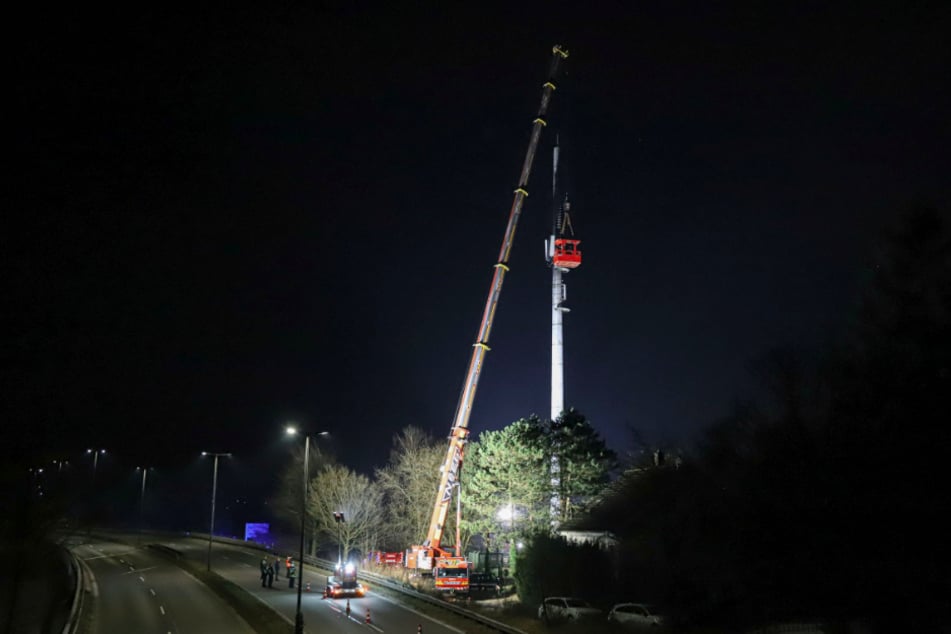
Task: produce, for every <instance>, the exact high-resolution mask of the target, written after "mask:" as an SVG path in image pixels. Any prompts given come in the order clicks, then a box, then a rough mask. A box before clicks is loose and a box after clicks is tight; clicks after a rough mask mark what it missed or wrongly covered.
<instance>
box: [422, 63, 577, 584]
mask: <svg viewBox="0 0 951 634" xmlns="http://www.w3.org/2000/svg"><path fill="white" fill-rule="evenodd" d="M567 58H568V51H567V50H565V49H564V48H562V47H561V46H555V47H553V48H552V58H551V64H550V66H549V71H548V80H547V81H546V82H545V83H544V84H542V99H541V105H540V106H539V108H538V115H537V116H536V117H535V119H534V120H533V122H532V133H531V137H530V138H529V143H528V150H527V152H526V154H525V160H524V162H523V163H522V171H521V175H520V177H519V181H518V186H517V187H516V188H515V191H514V198H513V200H512V206H511V209H510V211H509V218H508V224H507V225H506V228H505V235H504V237H503V238H502V248H501V250H500V251H499V256H498V259H497V261H496V264H495V265H494V268H495V272H494V274H493V276H492V283H491V286H490V287H489V294H488V297H487V298H486V302H485V308H484V310H483V312H482V323H481V325H480V326H479V332H478V335H477V337H476V341H475V343H474V344H473V346H472V356H471V358H470V360H469V367H468V370H467V372H466V378H465V381H464V383H463V385H462V392H461V393H460V395H459V402H458V405H457V406H456V415H455V418H454V419H453V424H452V428H451V429H450V433H449V449H448V451H447V452H446V459H445V460H444V461H443V465H442V467H441V469H440V479H439V488H438V489H437V491H436V501H435V504H434V505H433V512H432V516H431V518H430V522H429V532H428V533H427V535H426V540H425V541H424V542H423V543H422V544H421V545H417V546H411V547H410V548H409V549H408V550H407V551H406V557H405V559H404V561H405V564H406V567H407V568H410V569H413V570H416V571H418V572H420V573H423V574H430V573H431V574H432V575H433V579H434V584H435V586H436V588H437V589H440V590H447V591H453V592H468V589H469V568H470V565H469V562H468V561H466V559H465V558H464V557H463V556H462V553H461V546H460V544H459V540H458V539H456V546H455V552H451V551H449V550H447V549H445V548H443V547H442V545H441V543H442V533H443V528H444V525H445V521H446V515H447V512H448V509H449V503H450V502H451V500H452V495H453V489H455V488H457V487H458V486H459V475H460V469H461V467H462V459H463V456H464V454H465V446H466V442H467V440H468V437H469V417H470V414H471V412H472V403H473V401H474V399H475V393H476V387H477V386H478V383H479V377H480V375H481V374H482V364H483V362H484V361H485V356H486V353H488V351H489V334H490V332H491V330H492V322H493V320H494V319H495V312H496V308H497V306H498V303H499V296H500V295H501V292H502V283H503V282H504V281H505V274H506V273H507V272H508V270H509V266H508V261H509V255H510V254H511V250H512V243H513V242H514V240H515V228H516V226H517V225H518V220H519V216H520V215H521V212H522V205H523V204H524V203H525V199H526V198H527V197H528V189H527V187H528V179H529V176H530V175H531V171H532V164H533V163H534V161H535V152H536V150H537V148H538V142H539V139H540V138H541V134H542V130H543V129H544V128H545V126H546V125H547V123H546V120H545V117H546V115H547V113H548V105H549V103H550V102H551V98H552V95H553V94H554V92H555V88H556V86H555V80H556V79H557V77H558V74H559V68H560V66H561V62H562V61H563V60H565V59H567ZM457 494H458V493H457Z"/></svg>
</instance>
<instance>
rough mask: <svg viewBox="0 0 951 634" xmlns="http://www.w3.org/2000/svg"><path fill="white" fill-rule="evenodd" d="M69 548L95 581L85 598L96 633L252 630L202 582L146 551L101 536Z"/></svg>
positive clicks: (242, 633)
mask: <svg viewBox="0 0 951 634" xmlns="http://www.w3.org/2000/svg"><path fill="white" fill-rule="evenodd" d="M69 547H70V549H71V550H72V551H73V553H75V554H76V556H77V557H78V558H79V559H81V560H82V561H83V562H84V563H85V564H86V566H87V567H88V569H89V570H90V571H92V573H93V576H94V579H95V585H94V591H93V596H92V597H90V598H87V601H90V600H91V602H92V610H93V614H94V617H93V628H92V632H93V633H94V634H118V633H122V632H127V633H132V632H135V633H136V634H153V633H154V634H188V633H191V632H194V633H195V634H218V633H221V634H225V633H227V634H252V633H253V632H254V630H252V629H251V628H250V627H249V626H248V624H247V623H246V622H245V621H244V620H243V619H242V618H241V617H239V616H238V615H237V613H235V611H234V610H233V609H232V608H231V607H230V606H229V605H227V604H226V603H225V602H224V601H222V600H221V599H219V598H218V596H217V595H215V594H214V593H213V592H212V591H211V590H209V589H208V588H207V587H206V586H205V585H204V584H203V583H201V582H199V581H198V580H197V579H195V578H194V577H192V576H191V575H189V574H188V573H186V572H185V571H183V570H182V569H181V568H179V567H178V566H176V565H174V564H173V563H170V562H169V561H168V560H167V559H165V558H163V557H160V556H158V555H155V554H153V553H152V552H150V551H149V550H148V549H145V548H139V547H136V546H130V545H127V544H121V543H116V542H110V541H105V540H102V539H98V538H92V539H90V540H86V541H81V540H78V539H77V538H73V539H72V540H71V543H70V544H69ZM88 605H89V604H88V603H87V606H88Z"/></svg>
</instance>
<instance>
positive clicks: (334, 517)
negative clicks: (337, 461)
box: [307, 465, 384, 559]
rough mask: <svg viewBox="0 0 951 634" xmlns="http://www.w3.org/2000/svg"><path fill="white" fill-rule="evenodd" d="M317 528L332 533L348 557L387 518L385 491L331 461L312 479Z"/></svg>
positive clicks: (311, 501)
mask: <svg viewBox="0 0 951 634" xmlns="http://www.w3.org/2000/svg"><path fill="white" fill-rule="evenodd" d="M307 509H308V513H309V514H310V515H312V516H313V517H314V521H315V526H316V528H317V530H318V531H320V532H321V533H325V534H327V535H330V536H332V537H333V539H334V540H335V541H336V542H337V544H338V545H339V546H340V551H341V552H342V556H343V558H344V559H346V558H347V557H348V556H349V554H350V551H351V549H352V548H353V547H354V546H355V545H356V544H365V543H366V542H367V541H368V539H369V537H370V535H373V534H375V533H377V532H378V531H379V530H380V526H381V525H382V523H383V521H384V511H383V494H382V492H381V491H380V489H379V487H377V486H376V485H375V484H374V483H372V482H370V479H369V478H367V477H366V476H364V475H360V474H358V473H355V472H353V471H351V470H350V469H348V468H346V467H343V466H339V465H331V466H328V467H326V468H324V469H322V470H321V471H320V472H319V473H318V474H317V477H315V478H314V479H313V480H312V481H311V486H310V495H309V499H308V505H307Z"/></svg>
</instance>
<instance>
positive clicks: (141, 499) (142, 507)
mask: <svg viewBox="0 0 951 634" xmlns="http://www.w3.org/2000/svg"><path fill="white" fill-rule="evenodd" d="M149 469H150V467H136V468H135V470H136V471H140V470H141V471H142V488H141V490H140V491H139V539H140V540H141V538H142V533H143V532H145V480H146V477H147V476H148V474H149Z"/></svg>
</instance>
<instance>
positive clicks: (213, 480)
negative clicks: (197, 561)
mask: <svg viewBox="0 0 951 634" xmlns="http://www.w3.org/2000/svg"><path fill="white" fill-rule="evenodd" d="M201 455H203V456H214V457H215V467H214V469H213V471H212V473H213V474H214V475H212V476H211V526H210V527H209V528H208V561H207V569H208V571H209V572H211V539H212V536H213V535H214V534H215V494H216V493H217V491H218V458H222V457H228V458H230V457H231V454H230V453H211V452H208V451H203V452H201Z"/></svg>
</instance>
